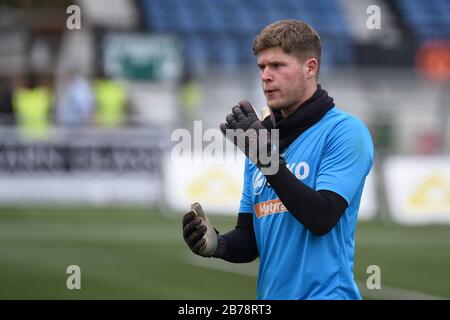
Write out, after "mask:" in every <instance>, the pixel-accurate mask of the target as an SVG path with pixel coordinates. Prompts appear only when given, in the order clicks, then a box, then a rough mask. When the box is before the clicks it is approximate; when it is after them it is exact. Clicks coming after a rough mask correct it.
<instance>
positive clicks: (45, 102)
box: [13, 72, 53, 140]
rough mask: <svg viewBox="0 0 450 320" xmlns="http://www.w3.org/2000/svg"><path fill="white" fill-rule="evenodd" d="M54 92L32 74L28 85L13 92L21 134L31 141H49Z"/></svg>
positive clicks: (27, 79)
mask: <svg viewBox="0 0 450 320" xmlns="http://www.w3.org/2000/svg"><path fill="white" fill-rule="evenodd" d="M52 106H53V90H52V89H51V88H50V87H49V85H48V84H47V83H44V81H43V79H39V78H38V76H37V75H36V74H34V73H33V72H30V73H29V74H28V75H27V78H26V84H25V85H24V86H19V87H18V88H17V89H16V90H14V92H13V107H14V111H15V113H16V119H17V125H18V126H19V129H20V131H21V133H22V134H23V135H24V136H25V137H27V138H30V139H35V140H41V139H47V138H48V136H49V133H50V128H51V125H52V124H51V113H52Z"/></svg>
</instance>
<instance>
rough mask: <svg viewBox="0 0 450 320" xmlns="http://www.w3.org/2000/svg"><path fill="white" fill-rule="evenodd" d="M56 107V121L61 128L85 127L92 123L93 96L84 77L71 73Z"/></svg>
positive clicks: (93, 110)
mask: <svg viewBox="0 0 450 320" xmlns="http://www.w3.org/2000/svg"><path fill="white" fill-rule="evenodd" d="M66 81H67V83H66V84H65V85H64V87H63V89H62V94H61V97H60V99H59V101H58V103H57V107H56V111H57V114H56V119H57V123H58V124H59V125H63V126H85V125H90V124H92V122H93V115H94V112H95V96H94V92H93V90H92V87H91V84H90V82H89V80H88V79H86V77H84V76H82V75H81V74H79V73H76V72H71V73H70V74H69V75H68V78H67V80H66Z"/></svg>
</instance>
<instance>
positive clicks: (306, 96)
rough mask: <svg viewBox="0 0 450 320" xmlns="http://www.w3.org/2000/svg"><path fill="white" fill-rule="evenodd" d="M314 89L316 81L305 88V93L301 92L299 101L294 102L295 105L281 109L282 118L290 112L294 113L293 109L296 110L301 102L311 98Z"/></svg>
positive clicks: (315, 88)
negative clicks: (301, 95)
mask: <svg viewBox="0 0 450 320" xmlns="http://www.w3.org/2000/svg"><path fill="white" fill-rule="evenodd" d="M316 90H317V83H315V84H314V85H311V86H309V87H308V88H306V89H305V93H304V94H303V97H302V99H301V100H300V102H299V103H296V104H295V105H292V106H291V107H289V108H284V109H281V116H282V117H283V118H287V117H289V116H290V115H291V114H292V113H294V111H295V110H297V108H299V107H300V106H301V105H302V104H303V102H305V101H306V100H308V99H309V98H311V97H312V95H313V94H314V92H316Z"/></svg>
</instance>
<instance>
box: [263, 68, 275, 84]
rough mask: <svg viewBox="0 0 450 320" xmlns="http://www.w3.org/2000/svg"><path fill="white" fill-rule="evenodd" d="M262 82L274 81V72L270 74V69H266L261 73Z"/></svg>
mask: <svg viewBox="0 0 450 320" xmlns="http://www.w3.org/2000/svg"><path fill="white" fill-rule="evenodd" d="M261 80H262V81H263V82H269V81H272V80H273V75H272V72H270V70H269V68H264V70H263V71H262V72H261Z"/></svg>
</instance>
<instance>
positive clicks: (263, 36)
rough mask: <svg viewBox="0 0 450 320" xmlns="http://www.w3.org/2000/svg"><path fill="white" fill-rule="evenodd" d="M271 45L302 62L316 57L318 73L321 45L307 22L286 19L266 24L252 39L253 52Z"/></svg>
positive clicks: (255, 52)
mask: <svg viewBox="0 0 450 320" xmlns="http://www.w3.org/2000/svg"><path fill="white" fill-rule="evenodd" d="M272 47H280V48H282V49H283V51H284V52H285V53H287V54H292V55H294V56H296V57H298V58H299V59H300V61H302V62H305V61H306V60H307V59H309V58H316V59H317V61H318V66H317V74H318V73H319V66H320V59H321V54H322V45H321V43H320V37H319V34H318V33H317V32H316V30H314V29H313V27H311V26H310V25H309V24H307V23H305V22H303V21H300V20H294V19H288V20H280V21H277V22H274V23H272V24H270V25H268V26H267V27H265V28H264V29H262V30H261V31H260V32H259V34H258V35H257V36H256V37H255V39H254V40H253V48H252V49H253V54H254V55H255V56H257V55H258V54H259V53H260V52H261V50H264V49H267V48H272Z"/></svg>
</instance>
